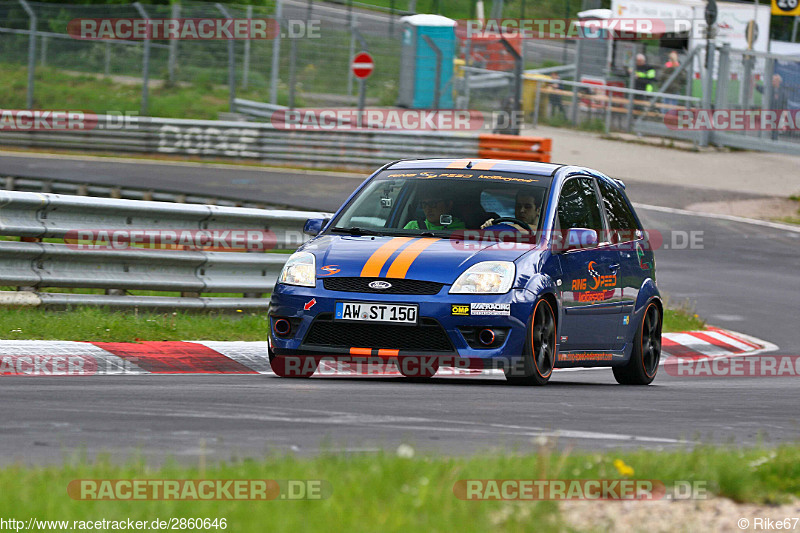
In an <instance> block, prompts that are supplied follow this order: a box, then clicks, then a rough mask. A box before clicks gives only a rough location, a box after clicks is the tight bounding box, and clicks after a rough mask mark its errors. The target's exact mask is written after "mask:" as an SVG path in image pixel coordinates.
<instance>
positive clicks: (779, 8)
mask: <svg viewBox="0 0 800 533" xmlns="http://www.w3.org/2000/svg"><path fill="white" fill-rule="evenodd" d="M772 14H773V15H788V16H793V17H796V16H798V15H800V0H772Z"/></svg>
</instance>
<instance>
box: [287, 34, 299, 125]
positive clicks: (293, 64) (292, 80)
mask: <svg viewBox="0 0 800 533" xmlns="http://www.w3.org/2000/svg"><path fill="white" fill-rule="evenodd" d="M296 73H297V37H295V36H293V35H290V36H289V109H292V110H293V109H294V93H295V86H296V82H297V75H296Z"/></svg>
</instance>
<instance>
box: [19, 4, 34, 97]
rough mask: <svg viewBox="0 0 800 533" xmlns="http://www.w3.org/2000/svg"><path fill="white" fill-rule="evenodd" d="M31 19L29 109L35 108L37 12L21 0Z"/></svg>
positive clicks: (29, 39) (29, 27) (29, 34)
mask: <svg viewBox="0 0 800 533" xmlns="http://www.w3.org/2000/svg"><path fill="white" fill-rule="evenodd" d="M19 3H20V5H21V6H22V9H24V10H25V12H26V13H27V14H28V18H29V19H30V22H29V26H28V98H27V104H26V105H27V109H33V83H34V80H35V77H34V75H35V73H36V12H35V11H34V10H33V9H31V6H30V5H29V4H28V2H26V1H25V0H19Z"/></svg>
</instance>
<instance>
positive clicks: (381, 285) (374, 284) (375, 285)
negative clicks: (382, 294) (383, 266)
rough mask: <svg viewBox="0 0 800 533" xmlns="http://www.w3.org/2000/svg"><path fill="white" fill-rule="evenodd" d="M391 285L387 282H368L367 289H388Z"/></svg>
mask: <svg viewBox="0 0 800 533" xmlns="http://www.w3.org/2000/svg"><path fill="white" fill-rule="evenodd" d="M391 286H392V284H391V283H389V282H388V281H370V282H369V284H368V285H367V287H369V288H370V289H380V290H383V289H389V288H391Z"/></svg>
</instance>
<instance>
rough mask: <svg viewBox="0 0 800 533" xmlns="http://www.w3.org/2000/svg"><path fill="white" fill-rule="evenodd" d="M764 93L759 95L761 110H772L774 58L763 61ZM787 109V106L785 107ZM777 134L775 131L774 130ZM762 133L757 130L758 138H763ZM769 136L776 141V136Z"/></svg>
mask: <svg viewBox="0 0 800 533" xmlns="http://www.w3.org/2000/svg"><path fill="white" fill-rule="evenodd" d="M764 62H765V64H764V92H763V94H762V95H761V109H765V110H766V109H773V107H774V106H773V104H774V102H773V99H774V93H775V90H774V88H773V87H772V75H773V74H774V72H775V58H774V57H768V58H765V59H764ZM787 107H788V106H787ZM774 132H775V133H777V130H774ZM763 134H764V131H763V130H761V129H759V130H758V136H759V137H763ZM770 136H772V137H774V138H775V139H777V136H776V135H774V134H773V133H770Z"/></svg>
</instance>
